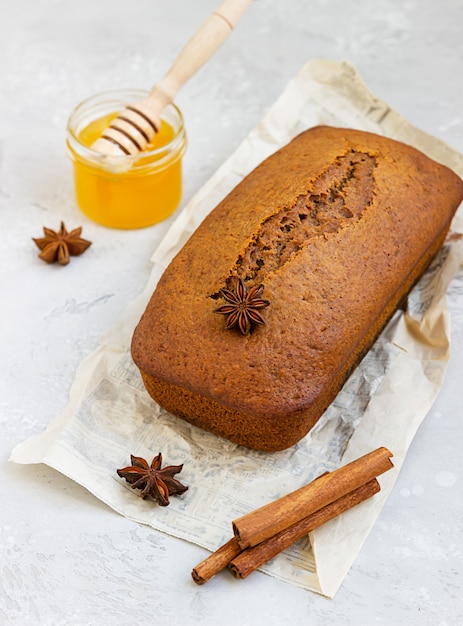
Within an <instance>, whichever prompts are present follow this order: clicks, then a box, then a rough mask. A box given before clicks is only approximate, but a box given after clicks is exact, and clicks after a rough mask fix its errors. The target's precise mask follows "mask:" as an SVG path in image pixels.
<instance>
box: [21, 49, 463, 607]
mask: <svg viewBox="0 0 463 626" xmlns="http://www.w3.org/2000/svg"><path fill="white" fill-rule="evenodd" d="M317 124H329V125H333V126H345V127H353V128H358V129H361V130H368V131H372V132H376V133H379V134H383V135H387V136H389V137H391V138H395V139H399V140H402V141H404V142H406V143H409V144H412V145H414V146H415V147H417V148H419V149H421V150H422V151H424V152H426V153H427V154H428V155H430V156H431V157H432V158H434V159H436V160H438V161H440V162H442V163H445V164H447V165H448V166H449V167H451V168H453V169H454V170H455V171H456V172H458V173H459V174H460V175H463V156H462V155H461V154H459V153H458V152H456V151H454V150H452V149H451V148H450V147H448V146H446V145H445V144H443V143H442V142H441V141H438V140H437V139H435V138H433V137H430V136H429V135H426V134H425V133H423V132H422V131H420V130H418V129H416V128H414V127H413V126H412V125H411V124H410V123H409V122H408V121H407V120H405V119H404V118H403V117H401V116H400V115H399V114H398V113H397V112H395V111H393V110H392V109H391V108H390V107H389V106H388V105H387V104H386V103H384V102H382V101H381V100H379V99H378V98H376V97H375V96H374V95H373V94H372V93H370V92H369V90H368V89H367V88H366V87H365V85H364V84H363V82H362V80H361V79H360V77H359V75H358V74H357V72H356V70H355V69H354V68H353V67H352V66H351V65H349V64H347V63H339V62H333V61H323V60H322V61H319V60H312V61H309V62H308V63H307V64H306V65H305V66H304V67H303V68H302V69H301V71H300V72H299V73H298V74H297V76H295V77H294V78H293V79H292V80H291V81H290V82H289V83H288V85H287V87H286V88H285V90H284V92H283V93H282V95H281V96H280V98H279V99H278V100H277V102H276V103H275V104H274V105H273V107H272V108H271V109H270V110H269V112H268V114H267V115H265V117H264V118H263V119H262V121H261V122H260V123H259V125H258V126H257V127H256V128H255V129H254V130H253V131H252V132H251V133H250V134H249V136H248V137H247V138H246V139H245V140H244V141H243V143H242V144H241V145H240V146H239V148H238V149H237V150H236V151H235V152H234V154H232V155H231V157H230V158H229V159H228V160H227V161H226V162H225V163H224V164H223V165H222V166H221V167H220V168H219V170H218V171H217V172H216V173H215V174H214V176H212V178H211V179H210V180H209V181H208V182H207V183H206V184H205V185H204V186H203V188H202V189H201V190H200V191H199V192H198V193H197V194H196V195H195V196H194V197H193V199H192V200H191V202H190V203H189V204H188V205H187V206H186V208H185V209H184V210H183V211H182V212H181V214H180V215H179V217H178V218H177V219H176V221H175V222H174V223H173V225H172V227H171V228H170V230H169V231H168V232H167V234H166V236H165V237H164V239H163V240H162V242H161V244H160V245H159V247H158V248H157V249H156V251H155V252H154V254H153V257H152V262H153V269H152V274H151V277H150V280H149V281H148V284H147V285H146V288H145V290H144V291H143V293H142V294H141V296H140V297H139V298H138V299H137V300H136V302H134V303H133V304H132V306H131V307H130V308H129V310H127V312H126V314H125V315H124V317H123V319H122V320H121V321H120V322H119V324H117V325H116V327H114V328H112V329H111V330H109V332H108V333H107V334H106V336H105V337H103V339H102V341H101V344H100V346H99V347H98V349H97V350H96V351H95V352H94V353H93V354H91V355H90V356H89V357H88V358H86V359H85V360H84V361H83V362H82V364H81V366H80V368H79V369H78V372H77V375H76V378H75V382H74V384H73V386H72V390H71V393H70V398H69V404H68V406H67V408H66V409H65V411H64V412H63V413H62V415H59V416H58V417H57V418H56V419H54V420H53V421H52V422H51V423H50V424H49V426H48V428H47V429H46V431H45V432H44V433H42V434H40V435H38V436H35V437H33V438H31V439H29V440H27V441H25V442H24V443H22V444H20V445H18V446H17V447H16V448H15V449H14V450H13V452H12V455H11V460H12V461H15V462H17V463H46V464H48V465H49V466H51V467H53V468H55V469H57V470H59V471H60V472H62V473H63V474H65V475H66V476H69V477H70V478H72V479H73V480H75V481H77V482H78V483H79V484H81V485H83V486H84V487H86V488H87V489H88V490H89V491H90V492H92V493H93V494H94V495H95V496H96V497H98V498H100V499H101V500H102V501H104V502H105V503H107V504H108V505H109V506H110V507H112V508H113V509H114V510H115V511H117V512H118V513H121V514H122V515H125V516H126V517H128V518H130V519H132V520H133V521H134V522H138V523H143V524H148V525H150V526H152V527H153V528H154V529H157V530H159V531H162V532H165V533H169V534H171V535H174V536H176V537H180V538H182V539H185V540H187V541H191V542H194V543H196V544H198V545H200V546H203V547H204V548H207V549H208V550H211V551H213V550H215V549H217V548H218V547H219V546H220V545H222V544H223V543H225V541H227V540H228V539H229V538H230V537H231V536H232V529H231V521H232V520H234V519H236V518H238V517H240V516H242V515H244V514H245V513H247V512H249V511H251V510H253V509H255V508H257V507H259V506H262V505H263V504H266V503H267V502H269V501H271V500H274V499H276V498H278V497H280V496H282V495H284V494H286V493H288V492H290V491H293V490H294V489H296V488H298V487H300V486H302V485H303V484H306V483H308V482H309V481H311V480H312V479H313V478H315V477H316V476H318V475H319V474H321V473H322V472H323V471H326V470H328V471H330V470H333V469H336V468H337V467H339V466H340V465H344V464H346V463H348V462H349V461H351V460H353V459H355V458H357V457H359V456H361V455H363V454H365V453H367V452H369V451H371V450H373V449H375V448H377V447H379V446H386V447H387V448H389V449H390V450H391V451H392V452H393V454H394V457H393V462H394V465H395V468H394V469H393V470H391V471H389V472H387V473H386V474H384V475H382V476H381V477H380V479H379V480H380V484H381V492H380V493H379V494H377V495H376V496H375V497H373V498H371V499H369V500H368V501H366V502H363V503H362V504H360V505H359V506H358V507H355V508H354V509H351V510H350V511H347V512H346V513H344V514H343V515H341V516H340V517H338V518H336V519H334V520H332V521H330V522H328V523H327V524H325V525H324V526H323V527H321V528H319V529H317V530H316V531H314V532H312V533H310V535H309V536H307V538H305V539H303V540H301V541H299V542H298V543H297V544H295V545H294V546H292V547H291V548H290V549H289V550H287V551H285V552H284V553H282V554H280V555H278V556H277V557H276V558H274V559H273V560H272V561H271V562H269V563H267V564H266V565H265V566H263V567H262V568H261V570H262V571H264V572H266V573H268V574H270V575H272V576H276V577H278V578H281V579H283V580H285V581H288V582H290V583H293V584H295V585H299V586H301V587H304V588H307V589H310V590H313V591H316V592H318V593H321V594H324V595H326V596H329V597H332V596H334V594H335V593H336V591H337V589H338V588H339V586H340V585H341V583H342V581H343V578H344V576H345V575H346V573H347V572H348V570H349V568H350V566H351V564H352V562H353V561H354V559H355V557H356V555H357V554H358V552H359V550H360V549H361V546H362V544H363V542H364V540H365V539H366V537H367V535H368V532H369V531H370V529H371V528H372V526H373V524H374V523H375V520H376V519H377V517H378V515H379V513H380V511H381V508H382V506H383V505H384V503H385V501H386V499H387V497H388V495H389V493H390V492H391V490H392V488H393V485H394V482H395V480H396V478H397V474H398V471H399V469H400V467H401V465H402V463H403V461H404V459H405V456H406V453H407V449H408V447H409V445H410V442H411V441H412V439H413V436H414V434H415V432H416V430H417V429H418V427H419V425H420V424H421V422H422V421H423V419H424V417H425V416H426V414H427V412H428V411H429V409H430V407H431V405H432V403H433V401H434V400H435V398H436V396H437V394H438V393H439V390H440V387H441V384H442V380H443V377H444V373H445V369H446V366H447V362H448V354H449V319H448V312H447V307H446V293H447V290H448V287H449V284H450V281H451V280H452V279H454V280H455V281H459V285H461V286H462V287H463V275H462V272H461V271H459V267H460V265H461V262H462V259H463V243H462V241H461V240H460V237H459V235H458V234H455V233H456V232H457V231H458V230H460V231H463V224H462V222H463V220H462V216H461V215H457V217H456V218H455V220H454V224H453V235H452V237H450V238H449V241H448V243H446V245H445V246H444V247H443V248H442V250H441V252H440V253H439V254H438V255H437V257H436V259H435V260H434V262H433V263H432V265H431V267H430V268H429V270H428V272H427V273H426V275H425V276H424V277H423V278H422V280H421V281H420V283H419V284H418V285H417V286H416V287H415V289H414V290H413V292H412V293H411V295H410V297H409V304H408V310H407V311H406V312H405V313H404V312H402V311H399V312H397V313H396V315H395V316H394V317H393V319H392V320H391V321H390V323H389V324H388V326H387V327H386V328H385V330H384V331H383V333H382V335H381V336H380V338H379V339H378V340H377V341H376V343H375V344H374V346H373V347H372V349H371V350H370V352H369V353H368V354H367V355H366V357H365V358H364V359H363V361H362V363H361V365H360V366H359V367H358V368H357V370H356V371H355V372H354V373H353V374H352V376H351V377H350V379H349V380H348V381H347V383H346V384H345V385H344V388H343V389H342V391H341V392H340V393H339V395H338V397H337V398H336V400H335V401H334V402H333V404H332V405H331V406H330V407H329V409H328V410H327V411H326V412H325V414H324V415H323V417H322V418H321V419H320V421H319V422H318V423H317V425H316V426H315V427H314V428H313V429H312V431H311V432H310V433H309V434H308V435H307V436H306V437H305V438H304V439H303V440H302V441H301V442H299V443H298V444H297V445H295V446H293V447H292V448H290V449H289V450H285V451H282V452H277V453H264V452H256V451H252V450H248V449H245V448H243V447H240V446H237V445H235V444H233V443H230V442H229V441H226V440H224V439H220V438H218V437H216V436H214V435H212V434H210V433H207V432H204V431H201V430H199V429H197V428H195V427H193V426H190V425H189V424H187V423H186V422H184V421H182V420H180V419H177V418H175V417H173V416H172V415H169V414H168V413H166V412H165V411H164V410H162V409H160V408H159V407H158V406H157V405H156V404H155V403H154V402H153V401H152V400H151V399H150V398H149V396H148V394H147V393H146V391H145V389H144V387H143V384H142V382H141V379H140V376H139V373H138V370H137V369H136V368H135V366H134V364H133V363H132V360H131V356H130V350H129V346H130V340H131V336H132V332H133V329H134V327H135V325H136V324H137V322H138V319H139V317H140V315H141V313H142V312H143V310H144V307H145V305H146V303H147V301H148V299H149V297H150V295H151V293H152V291H153V289H154V287H155V285H156V282H157V280H158V279H159V277H160V275H161V274H162V272H163V270H164V268H165V267H166V266H167V264H168V263H169V261H170V259H171V258H172V256H173V255H174V254H176V253H177V252H178V250H179V249H180V248H181V246H182V245H183V243H184V242H185V241H186V240H187V238H188V237H189V236H190V234H191V233H192V232H193V231H194V230H195V228H196V227H197V226H198V224H199V223H200V222H201V221H202V219H203V218H204V216H205V215H206V214H207V213H208V212H209V211H210V210H211V209H213V208H214V207H215V205H216V204H217V203H218V202H219V201H220V200H221V199H222V198H223V197H224V196H225V195H226V194H227V193H228V191H230V190H231V189H232V188H233V187H234V186H235V185H236V184H237V183H238V182H239V181H240V180H241V179H242V178H243V177H244V176H245V175H246V174H247V173H248V172H249V171H250V170H251V169H253V168H254V167H255V166H256V165H257V164H258V163H259V162H260V161H262V160H263V159H264V158H265V157H267V156H268V155H269V154H271V153H272V152H274V151H275V150H276V149H277V148H279V147H280V146H282V145H284V144H285V143H287V142H288V141H289V140H290V139H291V138H292V137H294V136H295V135H296V134H298V133H299V132H301V131H302V130H305V129H306V128H308V127H310V126H314V125H317ZM459 226H460V227H459ZM454 291H455V290H454ZM456 292H457V293H458V294H460V295H461V294H462V293H463V289H462V288H460V289H458V290H456ZM159 451H162V453H163V457H164V460H165V462H166V463H167V464H180V463H184V469H183V472H182V474H181V476H180V478H181V480H182V482H184V483H186V484H188V485H190V488H189V490H188V491H187V492H186V494H184V495H183V496H182V497H173V498H171V504H170V506H168V507H163V508H161V507H159V506H156V505H153V503H152V502H150V501H144V500H142V499H141V498H140V497H139V492H135V491H134V490H132V489H130V487H129V485H128V484H127V483H126V482H125V481H123V480H122V479H120V478H119V477H118V476H117V474H116V471H115V470H116V468H120V467H124V466H126V465H128V464H129V458H130V454H135V455H137V456H142V457H144V458H147V459H148V460H149V461H151V459H152V458H153V456H154V455H155V454H157V453H158V452H159ZM205 556H206V553H205ZM194 565H196V564H194V563H192V567H193V566H194ZM185 575H186V576H189V572H185Z"/></svg>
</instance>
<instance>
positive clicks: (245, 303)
mask: <svg viewBox="0 0 463 626" xmlns="http://www.w3.org/2000/svg"><path fill="white" fill-rule="evenodd" d="M263 291H264V285H255V286H254V287H251V289H249V290H248V288H247V287H246V285H245V284H244V281H243V279H242V278H237V279H236V280H235V286H234V288H232V289H227V288H225V287H224V288H223V289H221V290H220V291H219V294H220V295H221V296H222V298H224V300H225V301H226V303H227V304H223V305H222V306H219V307H218V308H217V309H214V313H222V314H223V315H227V316H228V317H227V323H226V325H225V329H226V330H228V329H230V328H233V327H235V326H237V327H238V328H239V330H240V331H241V332H242V333H243V335H248V334H249V333H250V331H251V329H252V325H253V324H265V321H264V318H263V317H262V315H261V314H260V313H259V311H260V310H261V309H265V307H267V306H268V305H269V304H270V302H269V301H268V300H264V299H263V298H262V292H263Z"/></svg>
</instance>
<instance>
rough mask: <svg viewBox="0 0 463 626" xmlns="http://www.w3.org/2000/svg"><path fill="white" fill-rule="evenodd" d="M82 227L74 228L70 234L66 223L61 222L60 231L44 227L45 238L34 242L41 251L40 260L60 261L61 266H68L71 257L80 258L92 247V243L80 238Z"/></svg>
mask: <svg viewBox="0 0 463 626" xmlns="http://www.w3.org/2000/svg"><path fill="white" fill-rule="evenodd" d="M81 232H82V227H79V228H74V230H71V231H70V232H69V233H68V231H67V230H66V227H65V225H64V222H61V226H60V229H59V230H58V231H55V230H51V228H46V227H45V226H44V227H43V233H44V235H45V237H39V238H37V239H35V238H34V237H32V240H33V241H34V242H35V244H36V246H37V247H38V248H39V249H40V250H41V252H40V254H39V258H40V259H42V260H43V261H45V262H46V263H54V262H55V261H58V263H60V265H67V264H68V263H69V261H70V258H69V257H70V256H79V255H80V254H82V253H83V252H85V250H86V249H87V248H88V247H89V246H91V245H92V242H91V241H87V240H86V239H82V237H81V236H80V234H81Z"/></svg>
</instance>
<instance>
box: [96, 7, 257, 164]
mask: <svg viewBox="0 0 463 626" xmlns="http://www.w3.org/2000/svg"><path fill="white" fill-rule="evenodd" d="M251 2H252V0H225V1H224V2H223V3H222V4H221V5H220V6H219V7H218V9H217V10H216V11H214V12H213V13H212V14H211V15H210V16H209V18H208V19H207V20H206V21H205V22H204V23H203V25H202V26H201V27H200V28H199V30H198V31H197V32H196V33H195V34H194V35H193V37H192V38H191V39H190V40H189V41H188V43H187V44H186V45H185V46H184V48H183V49H182V51H181V52H180V54H179V55H178V57H177V58H176V59H175V61H174V63H173V65H172V67H171V68H170V69H169V71H168V72H167V74H166V75H165V76H164V77H163V78H162V79H161V80H160V81H159V82H158V83H156V84H155V85H154V87H153V88H152V89H151V91H150V92H149V95H148V96H147V97H146V98H144V99H143V100H141V101H140V102H136V103H134V104H131V105H128V106H126V108H125V109H123V110H122V111H121V112H120V113H119V115H118V116H117V117H116V118H115V119H114V120H113V121H112V122H111V124H110V126H109V128H107V129H106V130H105V131H104V133H103V135H102V136H101V137H99V138H98V139H97V140H96V141H95V142H94V143H93V145H92V148H93V149H94V150H97V151H98V152H100V153H101V154H103V155H108V156H124V155H129V156H130V155H136V154H138V153H139V152H142V151H143V150H145V148H146V147H147V145H148V144H149V143H150V142H151V141H152V140H153V137H154V135H155V134H156V132H157V131H158V130H159V129H160V127H161V113H162V111H163V109H164V107H166V106H167V105H168V104H170V103H171V102H172V101H173V100H174V98H175V96H176V94H177V92H178V90H179V89H180V87H182V86H183V85H184V84H185V83H186V82H187V81H188V79H189V78H191V77H192V76H193V74H195V73H196V72H197V71H198V70H199V69H200V68H201V67H202V66H203V65H204V64H205V63H206V61H208V60H209V59H210V58H211V57H212V55H213V54H214V52H215V51H216V50H217V49H218V48H219V47H220V45H221V44H222V43H223V42H224V41H225V39H226V38H227V37H228V35H229V34H230V32H231V31H232V30H233V28H234V26H235V25H236V24H237V22H238V20H239V19H240V17H241V16H242V15H243V13H244V12H245V11H246V9H247V8H248V7H249V5H250V4H251Z"/></svg>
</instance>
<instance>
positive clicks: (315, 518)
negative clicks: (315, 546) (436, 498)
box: [228, 478, 380, 578]
mask: <svg viewBox="0 0 463 626" xmlns="http://www.w3.org/2000/svg"><path fill="white" fill-rule="evenodd" d="M378 491H380V485H379V482H378V481H377V480H376V478H373V479H372V480H370V481H368V482H367V483H365V484H364V485H361V486H360V487H357V488H356V489H354V490H353V491H351V492H350V493H348V494H346V495H344V496H342V497H340V498H338V499H337V500H335V501H334V502H331V503H330V504H327V505H326V506H324V507H323V508H321V509H319V510H318V511H315V512H314V513H312V514H311V515H309V516H307V517H305V518H303V519H302V520H299V521H298V522H296V523H295V524H293V525H292V526H290V527H289V528H286V529H285V530H282V531H280V532H279V533H277V534H275V535H274V536H273V537H270V538H269V539H267V540H265V541H263V542H262V543H259V544H258V545H256V546H254V547H252V548H247V549H246V550H243V551H242V552H240V554H238V555H237V556H236V557H234V558H233V559H232V560H231V562H230V563H229V565H228V567H229V569H230V570H231V572H232V574H233V575H234V576H235V577H236V578H246V577H247V576H249V574H251V573H252V572H254V571H255V570H256V569H258V568H259V567H260V566H261V565H263V564H264V563H266V562H267V561H269V560H270V559H272V558H273V557H274V556H276V555H277V554H279V553H280V552H282V551H283V550H286V548H288V547H289V546H291V545H292V544H293V543H295V542H296V541H298V540H299V539H302V537H304V536H305V535H307V534H308V533H309V532H311V531H312V530H315V528H318V527H319V526H321V525H322V524H325V523H326V522H327V521H329V520H330V519H333V518H334V517H336V516H338V515H340V514H341V513H344V511H347V510H348V509H350V508H352V507H354V506H356V505H357V504H359V503H360V502H363V501H364V500H366V499H367V498H370V497H371V496H373V495H374V494H375V493H378Z"/></svg>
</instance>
